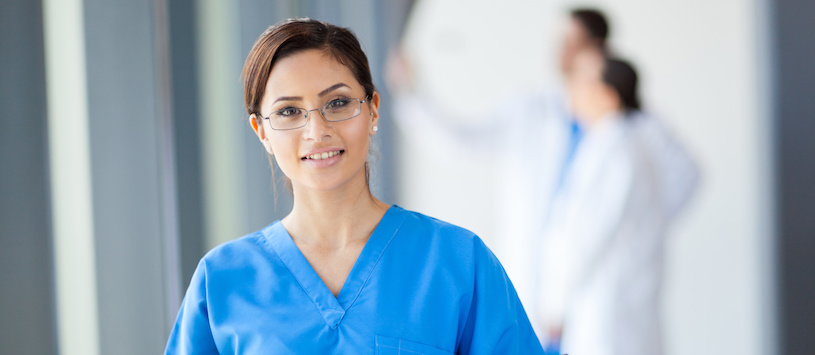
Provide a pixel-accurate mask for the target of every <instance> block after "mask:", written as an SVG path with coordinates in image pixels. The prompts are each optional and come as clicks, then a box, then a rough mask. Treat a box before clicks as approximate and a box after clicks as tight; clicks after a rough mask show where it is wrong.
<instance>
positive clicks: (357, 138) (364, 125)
mask: <svg viewBox="0 0 815 355" xmlns="http://www.w3.org/2000/svg"><path fill="white" fill-rule="evenodd" d="M360 121H361V122H355V124H354V125H353V127H349V129H348V130H347V131H346V132H345V134H344V136H345V137H344V138H345V144H346V145H347V146H348V148H349V149H353V152H354V156H355V157H358V156H361V157H362V160H365V159H367V158H368V146H369V142H370V136H369V135H368V122H367V121H362V120H360Z"/></svg>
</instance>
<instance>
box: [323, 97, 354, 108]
mask: <svg viewBox="0 0 815 355" xmlns="http://www.w3.org/2000/svg"><path fill="white" fill-rule="evenodd" d="M349 103H351V99H334V100H331V101H329V102H328V103H327V104H325V109H326V110H331V111H337V110H342V109H343V108H345V107H346V106H348V104H349Z"/></svg>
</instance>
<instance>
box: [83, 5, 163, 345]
mask: <svg viewBox="0 0 815 355" xmlns="http://www.w3.org/2000/svg"><path fill="white" fill-rule="evenodd" d="M162 6H165V4H164V3H163V1H152V2H149V1H115V2H111V1H104V0H86V1H85V2H84V25H85V46H86V47H85V57H86V68H87V101H88V125H89V144H90V165H91V181H92V192H91V193H92V206H93V230H94V242H95V244H94V247H95V254H96V278H97V292H98V302H99V303H98V314H99V342H100V345H99V349H100V353H102V354H157V353H160V352H161V351H162V350H163V348H164V343H165V341H166V338H167V335H168V334H169V331H170V324H169V320H170V319H172V318H173V317H174V315H175V312H176V311H177V308H175V307H174V306H175V305H172V306H170V305H169V300H170V299H171V298H174V297H173V296H172V295H173V294H174V293H177V292H175V291H177V290H174V289H172V288H173V287H172V286H168V285H172V284H175V285H178V282H169V281H168V278H170V280H172V279H174V278H176V276H177V275H176V274H177V273H178V265H177V264H176V263H175V262H174V261H173V260H174V255H172V250H168V248H171V245H172V244H173V238H176V236H175V235H174V234H175V230H174V229H175V228H174V227H173V226H174V225H175V219H176V215H175V210H174V206H173V203H172V198H173V196H175V192H174V191H172V186H171V185H168V184H167V180H168V179H169V180H172V179H173V176H172V170H173V169H172V167H171V165H172V164H168V160H169V161H171V160H172V157H173V154H172V148H173V147H172V144H171V142H172V136H171V133H172V132H170V128H169V127H170V125H169V122H168V119H169V117H168V115H169V113H168V111H169V107H168V103H167V102H166V101H163V100H165V99H166V97H165V96H163V95H169V90H168V88H167V85H168V80H167V77H166V75H167V72H168V70H167V69H166V68H163V67H162V66H163V65H166V57H163V56H166V53H163V51H164V50H165V48H164V47H163V46H162V41H164V40H166V39H165V38H162V36H166V33H164V31H165V28H166V26H165V23H162V21H165V20H166V19H165V18H163V15H162V11H164V9H163V8H162ZM168 201H169V202H168ZM168 253H169V254H168Z"/></svg>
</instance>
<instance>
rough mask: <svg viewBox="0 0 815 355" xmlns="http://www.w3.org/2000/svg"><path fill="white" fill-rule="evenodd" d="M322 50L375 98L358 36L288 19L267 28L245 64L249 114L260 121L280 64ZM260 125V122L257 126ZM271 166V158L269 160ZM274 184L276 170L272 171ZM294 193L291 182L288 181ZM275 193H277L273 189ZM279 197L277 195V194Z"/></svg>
mask: <svg viewBox="0 0 815 355" xmlns="http://www.w3.org/2000/svg"><path fill="white" fill-rule="evenodd" d="M309 49H319V50H322V51H324V52H325V53H326V54H328V55H330V56H331V58H333V59H334V60H336V61H337V62H338V63H340V64H342V65H344V66H346V67H348V69H350V70H351V73H352V74H353V75H354V78H356V80H357V81H358V82H359V83H360V84H361V85H362V87H363V88H364V89H365V96H366V97H367V98H372V97H373V94H374V92H375V91H376V87H374V83H373V79H372V78H371V69H370V67H369V66H368V57H367V56H366V55H365V52H363V51H362V47H361V46H360V44H359V40H358V39H357V36H355V35H354V33H353V32H351V31H350V30H349V29H347V28H343V27H339V26H335V25H332V24H330V23H326V22H322V21H317V20H312V19H310V18H299V19H288V20H285V21H282V22H279V23H277V24H275V25H272V26H270V27H269V28H267V29H266V30H265V31H263V33H262V34H261V35H260V37H258V39H257V40H256V41H255V44H254V45H253V46H252V50H250V51H249V55H248V56H247V57H246V62H244V64H243V71H242V72H241V78H242V79H243V101H244V105H245V106H246V113H247V114H249V115H252V114H256V116H255V119H256V120H260V119H261V118H260V117H261V114H260V104H261V101H262V100H263V95H264V94H265V91H266V83H267V82H268V81H269V75H270V74H271V72H272V68H273V67H274V65H275V63H277V61H279V60H281V59H283V58H285V57H288V56H290V55H293V54H296V53H299V52H302V51H306V50H309ZM258 123H260V122H258ZM269 164H270V165H271V164H272V157H271V156H269ZM272 179H273V180H274V168H272ZM369 179H370V168H369V165H368V162H365V183H366V184H369ZM286 186H287V187H288V189H289V191H291V181H290V180H288V179H287V180H286ZM273 191H276V190H275V189H273ZM275 193H276V192H275Z"/></svg>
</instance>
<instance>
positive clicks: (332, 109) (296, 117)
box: [263, 97, 368, 131]
mask: <svg viewBox="0 0 815 355" xmlns="http://www.w3.org/2000/svg"><path fill="white" fill-rule="evenodd" d="M365 102H368V98H367V97H366V98H365V100H360V99H334V100H331V101H329V102H328V103H326V104H325V105H323V107H321V108H315V109H313V110H306V109H304V108H299V107H286V108H284V109H282V110H277V111H275V112H272V114H271V115H269V117H263V119H264V120H269V124H270V125H271V126H272V129H274V130H277V131H288V130H292V129H298V128H301V127H305V126H306V125H307V124H308V119H309V116H310V115H309V114H310V113H311V111H320V113H322V114H323V118H324V119H325V120H326V121H328V122H339V121H345V120H348V119H352V118H354V117H357V116H359V114H360V112H362V104H363V103H365Z"/></svg>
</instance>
